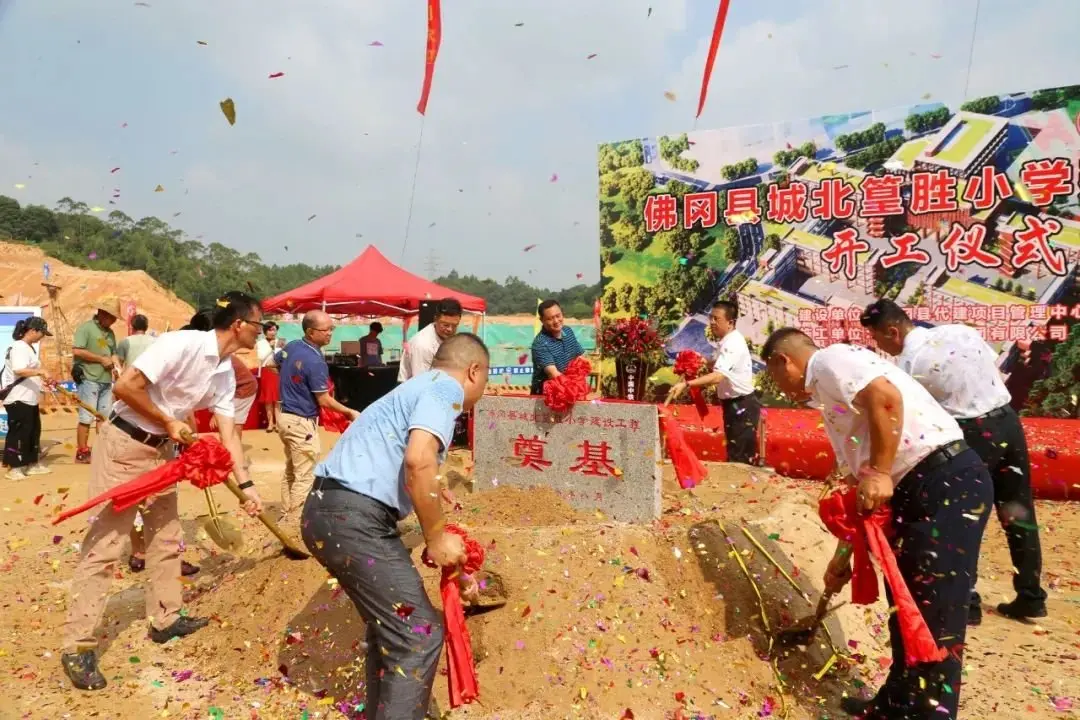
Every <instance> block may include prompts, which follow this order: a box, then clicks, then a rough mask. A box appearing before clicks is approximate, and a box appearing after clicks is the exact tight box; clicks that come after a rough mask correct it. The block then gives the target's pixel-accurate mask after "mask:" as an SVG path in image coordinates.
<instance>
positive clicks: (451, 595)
mask: <svg viewBox="0 0 1080 720" xmlns="http://www.w3.org/2000/svg"><path fill="white" fill-rule="evenodd" d="M446 532H449V533H454V534H455V535H460V536H461V539H462V540H464V541H465V555H466V560H465V564H464V565H462V566H460V567H444V568H443V569H442V580H441V581H440V583H439V590H440V591H441V594H442V601H443V623H444V625H445V628H446V667H447V670H448V674H449V689H450V707H451V708H456V707H460V706H462V705H467V704H468V703H471V702H472V701H473V700H476V698H477V697H479V696H480V683H479V682H478V681H477V679H476V663H475V662H474V661H473V654H472V639H471V638H470V637H469V628H468V627H467V626H466V625H465V608H464V607H463V606H462V604H461V588H460V586H459V585H458V577H459V575H460V573H465V574H466V575H472V574H474V573H476V572H478V571H479V570H480V568H481V567H482V566H483V564H484V548H483V546H482V545H480V543H478V542H477V541H475V540H473V539H472V538H470V537H469V536H468V534H467V533H466V532H465V531H464V530H462V529H461V528H460V527H458V526H457V525H453V524H448V525H447V526H446ZM422 558H423V561H424V564H425V565H427V566H428V567H437V566H436V565H435V563H434V562H432V560H431V558H429V557H428V554H427V550H424V554H423V556H422Z"/></svg>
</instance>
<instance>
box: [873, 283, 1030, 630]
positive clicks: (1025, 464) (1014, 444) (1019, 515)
mask: <svg viewBox="0 0 1080 720" xmlns="http://www.w3.org/2000/svg"><path fill="white" fill-rule="evenodd" d="M861 322H862V325H863V327H865V328H867V329H868V330H869V331H870V334H871V336H873V338H874V342H876V343H877V346H878V347H879V348H881V349H882V350H884V351H885V352H887V353H889V354H890V355H893V356H896V361H897V365H899V366H900V369H901V370H903V371H904V372H906V373H908V374H909V375H911V376H912V377H913V378H915V379H916V380H918V381H919V383H920V384H921V385H922V386H923V387H925V388H926V389H927V390H928V391H929V392H930V394H931V395H933V396H934V399H935V400H937V401H938V402H939V403H940V404H941V407H943V408H945V410H946V411H947V412H948V413H949V414H950V415H952V416H953V417H954V418H956V421H957V422H958V423H960V429H961V430H963V431H964V439H966V440H967V443H968V445H970V446H971V447H972V448H973V449H974V450H975V452H977V453H978V454H979V456H980V457H982V459H983V462H985V463H986V467H987V468H988V469H989V470H990V477H991V479H992V480H993V487H994V506H995V507H996V508H997V513H998V520H1000V521H1001V524H1002V526H1003V527H1004V529H1005V537H1006V539H1007V540H1008V543H1009V555H1010V556H1011V557H1012V564H1013V568H1014V571H1013V588H1014V589H1015V590H1016V599H1015V600H1013V601H1012V602H1009V603H1001V604H999V605H998V606H997V610H998V612H999V613H1000V614H1002V615H1004V616H1005V617H1009V618H1013V619H1016V620H1019V619H1025V618H1040V617H1046V591H1045V590H1043V588H1042V585H1041V584H1040V582H1039V576H1040V575H1041V573H1042V548H1041V546H1040V543H1039V529H1038V525H1037V522H1036V519H1035V502H1034V498H1033V496H1032V492H1031V462H1030V461H1029V459H1028V449H1027V440H1026V438H1025V437H1024V428H1023V426H1022V425H1021V424H1020V418H1019V417H1018V416H1017V414H1016V411H1015V410H1013V408H1012V406H1011V405H1010V404H1009V403H1010V402H1011V400H1012V396H1011V394H1010V393H1009V390H1008V388H1006V387H1005V383H1004V382H1003V381H1002V379H1001V373H1000V372H998V368H997V358H998V354H997V353H996V352H994V351H993V349H991V348H990V347H989V346H988V345H987V344H986V342H985V341H984V340H983V339H982V336H981V335H979V333H978V332H977V331H976V330H974V329H973V328H970V327H968V326H966V325H938V326H937V327H933V328H922V327H916V326H915V324H914V323H912V321H911V318H909V317H908V316H907V313H905V312H904V310H903V308H901V307H900V306H899V305H897V304H896V303H894V302H892V301H891V300H878V301H877V302H875V303H872V304H871V305H869V306H868V307H867V308H866V311H865V312H863V314H862V318H861ZM972 588H973V589H972V591H971V609H970V611H969V616H968V623H969V624H971V625H978V624H979V623H980V622H981V621H982V601H981V599H980V598H979V593H977V592H975V590H974V585H973V586H972Z"/></svg>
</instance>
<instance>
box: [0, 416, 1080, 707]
mask: <svg viewBox="0 0 1080 720" xmlns="http://www.w3.org/2000/svg"><path fill="white" fill-rule="evenodd" d="M45 428H46V430H45V435H44V438H43V440H44V442H43V444H44V445H45V446H46V447H47V448H48V454H47V461H46V462H47V464H48V465H49V467H51V468H52V470H53V472H52V474H50V475H45V476H39V477H33V478H31V479H29V480H24V481H19V482H12V481H0V525H2V533H3V543H2V545H0V580H2V585H0V588H2V590H0V692H2V693H3V697H4V701H3V702H2V703H0V717H4V718H8V717H10V718H28V719H33V720H39V719H43V718H47V719H50V720H52V719H54V718H76V719H81V718H118V719H119V718H123V719H139V720H143V719H149V718H190V719H192V720H194V719H195V718H238V719H243V720H248V719H251V718H274V719H276V718H281V719H283V720H300V719H302V718H307V719H308V720H311V719H314V718H342V717H350V718H352V717H360V715H359V712H358V709H359V707H360V706H361V704H362V703H363V698H362V696H360V694H358V686H359V684H360V683H361V682H362V680H363V677H364V672H363V657H364V650H363V648H362V645H361V643H362V641H363V638H364V630H363V624H362V622H361V621H360V619H359V617H358V616H357V614H356V611H355V610H354V608H353V607H352V606H351V605H350V604H349V602H348V600H347V598H346V597H345V596H344V595H343V593H342V592H341V591H340V590H339V589H337V588H336V587H335V584H334V583H332V582H329V578H328V577H327V574H326V573H325V571H324V570H323V569H322V568H321V567H320V566H319V565H318V564H317V563H316V562H315V561H313V560H307V561H295V560H288V559H286V558H284V557H282V556H281V555H280V554H279V552H278V549H279V548H278V545H277V544H276V542H274V541H273V539H272V537H271V536H270V535H269V533H267V532H266V531H265V530H264V529H263V528H262V526H261V525H259V524H258V523H257V522H256V521H253V520H250V519H248V518H246V517H243V518H236V522H238V523H239V524H241V525H242V527H243V531H244V535H245V538H246V541H247V545H246V549H245V550H244V551H242V552H240V553H239V554H236V555H230V554H226V553H223V552H221V551H220V550H219V549H218V548H216V547H215V546H214V545H213V544H212V543H211V542H210V540H209V538H208V537H207V536H206V534H205V531H203V530H201V523H200V522H199V520H198V516H200V515H205V513H206V504H205V501H204V499H203V497H202V495H201V493H199V492H198V491H196V490H194V489H193V488H191V487H184V488H182V490H181V501H180V507H181V513H182V517H183V524H184V527H185V531H186V539H187V547H186V551H185V557H186V558H187V559H188V560H189V561H191V562H193V563H196V564H198V565H200V566H201V567H202V571H201V572H200V573H199V574H198V575H196V576H195V577H193V578H191V579H190V580H186V581H185V583H186V606H187V608H188V610H189V611H190V612H191V613H192V614H195V615H205V616H209V617H210V618H212V622H211V624H210V626H209V627H207V628H206V629H204V630H202V631H200V632H198V633H197V634H195V635H193V636H191V637H189V638H185V639H183V640H179V641H174V642H172V643H169V644H166V645H155V644H153V643H152V642H151V641H150V640H149V638H148V637H147V624H146V620H145V618H144V614H143V601H142V595H143V582H144V580H143V576H142V575H133V574H131V573H130V572H129V571H128V568H127V565H126V563H123V564H121V565H120V566H119V567H118V568H117V569H116V580H115V583H114V586H113V596H112V598H111V599H110V601H109V604H108V609H107V611H106V613H105V619H104V623H103V626H102V628H101V635H102V637H103V642H102V647H101V652H102V657H101V667H102V670H103V672H104V673H105V675H106V677H107V678H108V680H109V687H108V688H106V689H105V690H103V691H100V692H96V693H83V692H79V691H76V690H74V689H72V688H71V687H70V685H69V684H68V682H67V679H66V678H65V677H64V675H63V673H62V672H61V669H60V661H59V655H60V646H59V643H60V629H61V625H62V623H63V620H64V615H65V611H66V605H67V602H68V594H69V591H70V578H71V576H72V571H73V569H74V566H75V564H76V561H77V557H78V550H77V549H78V546H79V543H80V541H81V540H82V538H83V534H84V532H85V528H86V523H87V516H80V517H78V518H75V519H72V520H70V521H68V522H66V523H63V524H61V525H59V526H53V525H51V523H50V521H51V518H53V517H54V516H55V515H56V514H57V512H58V511H59V510H60V508H62V507H71V506H73V505H75V504H78V503H81V502H82V501H83V500H85V499H86V497H87V478H88V474H89V468H88V466H85V465H75V464H73V462H72V455H73V452H74V447H73V444H72V443H73V440H74V429H75V416H74V414H72V413H70V412H67V411H64V410H58V411H55V412H53V413H51V414H49V415H47V416H46V418H45ZM335 439H336V436H331V435H327V436H325V437H324V438H323V447H324V448H328V447H330V445H331V443H333V441H334V440H335ZM245 445H246V446H247V448H248V450H249V453H250V456H251V458H252V462H253V465H252V470H253V474H254V479H255V480H256V482H257V486H258V488H259V491H260V492H261V493H262V495H263V497H264V498H265V499H266V500H268V501H269V502H270V504H271V506H273V505H275V504H276V501H277V500H278V497H279V478H280V473H281V469H282V467H283V460H282V453H281V445H280V441H279V440H278V438H277V437H276V436H275V435H271V434H267V433H265V432H262V431H258V432H248V433H246V434H245ZM709 470H710V474H709V478H708V480H707V482H706V483H705V484H704V485H702V486H700V487H698V488H696V489H694V490H692V491H683V490H679V489H678V487H677V485H676V484H675V483H674V482H673V479H672V475H671V472H670V467H665V474H664V477H665V481H664V482H665V487H664V489H665V493H664V502H663V515H662V517H661V518H660V519H659V520H658V521H656V522H655V523H653V524H651V525H649V526H627V525H621V524H616V523H613V522H611V521H609V520H608V519H607V518H605V517H603V516H602V515H599V514H590V513H580V512H576V511H574V510H573V509H571V508H570V507H568V506H567V505H565V504H564V503H563V501H562V500H560V498H559V497H558V496H557V495H556V494H555V493H554V492H550V491H544V490H534V491H528V492H522V491H515V490H512V489H510V488H500V489H498V490H495V491H492V492H490V493H483V494H474V493H471V492H470V490H469V484H468V464H467V454H465V453H460V452H458V453H454V454H453V455H452V457H451V459H450V461H449V462H448V467H447V468H446V469H444V472H445V473H446V474H447V476H448V477H449V478H451V482H452V485H453V486H454V490H455V492H456V493H457V494H458V498H459V500H460V501H461V505H462V508H461V509H460V510H457V511H454V512H452V513H451V519H452V520H453V521H455V522H458V523H460V524H462V525H465V526H466V527H468V528H469V530H470V532H471V533H472V534H473V535H474V536H475V537H476V538H477V539H478V540H480V541H481V542H482V544H483V545H484V546H485V548H486V550H487V557H488V568H490V569H491V570H493V571H495V572H498V573H500V574H501V575H502V576H503V578H504V580H505V582H506V586H507V590H508V592H509V602H508V604H507V605H506V606H505V607H502V608H499V609H494V610H490V611H487V612H485V613H483V614H479V615H475V616H472V617H470V618H469V620H468V627H469V631H470V633H471V635H472V639H473V644H474V650H475V657H476V659H477V663H478V675H479V681H480V698H481V702H480V703H477V704H475V705H472V706H468V707H464V708H460V709H458V710H455V711H452V713H451V715H450V717H452V718H468V719H476V720H480V719H486V720H494V719H495V718H502V719H503V720H521V719H528V718H537V719H540V718H543V719H545V720H549V719H553V718H590V719H593V718H631V717H632V718H639V719H651V718H657V719H659V718H686V719H689V718H760V717H776V718H779V717H784V716H785V715H786V716H787V717H789V718H837V717H844V716H843V714H842V713H840V712H839V711H838V700H839V698H840V697H841V696H842V694H843V693H850V694H866V693H869V692H871V691H872V690H873V689H874V688H875V687H876V686H877V684H878V683H879V682H880V681H881V679H882V678H883V676H884V674H885V672H886V671H887V667H888V662H889V660H888V658H889V657H890V654H889V648H888V645H887V631H886V629H885V620H886V615H887V608H886V606H885V604H884V601H881V602H879V603H878V604H877V605H874V606H870V607H854V606H851V605H845V606H843V607H841V608H840V609H839V610H838V611H837V612H836V613H835V615H833V616H832V617H831V619H830V620H829V622H828V624H827V628H828V630H829V634H828V635H826V634H824V633H819V636H818V638H817V640H816V642H815V643H814V644H813V645H812V646H811V647H810V648H807V649H806V650H805V651H804V650H799V649H796V650H793V651H789V652H788V653H787V654H785V655H782V656H780V657H779V658H778V659H777V661H776V665H775V666H773V665H772V664H771V663H770V662H769V660H768V642H767V637H768V633H767V630H766V627H765V623H766V622H767V624H768V628H770V629H775V628H776V627H777V626H778V625H782V624H784V623H787V622H790V621H791V620H793V619H795V618H798V617H802V616H804V615H806V614H808V613H810V612H811V611H812V604H811V602H807V600H806V599H804V598H803V597H801V596H800V592H799V591H797V590H796V588H795V587H793V585H792V584H791V583H789V582H788V581H787V580H786V579H784V575H783V573H781V572H780V571H779V570H778V569H777V568H775V567H774V566H773V565H772V564H771V563H770V562H769V561H768V559H767V558H766V553H768V554H769V555H771V556H772V557H773V558H774V559H775V560H776V561H777V563H778V564H779V565H780V566H781V567H782V568H784V570H785V571H786V572H787V574H788V575H790V576H791V578H792V580H793V581H794V582H795V583H796V584H797V585H798V586H799V587H800V588H801V590H803V591H805V593H806V594H807V595H808V596H809V599H810V601H812V602H813V601H816V600H817V597H818V593H819V591H820V587H821V576H822V573H823V571H824V566H825V563H826V561H827V560H828V558H829V556H830V554H831V552H832V548H833V540H832V539H831V538H830V537H829V536H828V534H827V532H826V531H825V530H824V528H823V527H822V526H821V524H820V522H819V521H818V520H817V519H816V508H815V501H816V497H817V493H818V492H819V490H820V486H819V485H816V484H813V483H800V482H795V481H791V480H788V479H785V478H782V477H779V476H776V475H773V474H771V473H768V472H765V471H761V470H750V469H747V468H745V467H737V466H727V465H721V464H714V465H711V466H710V468H709ZM218 498H219V502H220V503H221V505H223V506H224V507H225V508H227V509H229V510H230V512H233V511H235V504H234V503H233V502H232V500H231V498H229V497H227V493H225V492H224V491H220V490H219V492H218ZM1038 512H1039V520H1040V524H1041V529H1042V538H1043V550H1044V557H1045V561H1044V568H1045V570H1044V582H1045V584H1046V585H1047V587H1048V589H1049V592H1050V601H1049V607H1050V617H1048V618H1046V619H1045V620H1043V621H1040V622H1039V623H1038V624H1034V623H1019V622H1013V621H1010V620H1007V619H1004V618H1001V617H998V616H996V615H994V614H992V613H991V614H988V615H987V617H986V618H985V619H984V622H983V625H982V626H981V627H978V628H974V629H972V630H971V632H969V634H968V644H967V653H966V657H965V675H964V686H963V693H962V712H961V717H965V718H990V717H1001V718H1051V717H1056V718H1060V717H1072V716H1076V713H1078V712H1080V710H1078V709H1077V708H1080V660H1078V658H1080V560H1078V559H1077V548H1078V540H1080V518H1078V516H1077V513H1076V505H1075V504H1067V503H1057V504H1052V503H1040V504H1039V507H1038ZM91 514H92V513H91ZM744 528H745V531H744ZM750 537H753V538H754V540H756V543H755V542H752V541H751V540H750ZM414 552H415V553H417V554H418V553H419V549H416V550H415V551H414ZM744 566H745V569H746V572H749V575H750V577H751V578H753V583H751V581H750V579H748V577H747V574H746V572H744V569H743V568H744ZM420 571H421V573H422V574H423V576H424V577H425V580H426V582H427V583H428V585H429V591H430V592H431V595H432V597H433V598H434V599H436V601H437V599H438V592H437V581H438V578H437V574H436V572H435V571H434V570H429V569H427V568H424V567H421V570H420ZM980 573H981V578H980V585H979V589H980V590H981V591H982V594H983V597H984V600H985V602H986V603H987V604H988V605H990V606H992V605H993V604H996V603H997V602H1000V601H1003V600H1007V599H1011V583H1010V576H1011V574H1012V570H1011V565H1010V562H1009V559H1008V553H1007V551H1006V549H1005V542H1004V537H1003V534H1002V532H1001V529H1000V527H998V526H997V524H996V522H991V524H990V527H989V530H988V531H987V534H986V539H985V542H984V545H983V553H982V561H981V569H980ZM758 592H760V593H761V600H760V601H759V598H758V595H757V593H758ZM762 604H763V605H764V609H765V612H764V620H763V618H762V611H761V607H762ZM830 637H831V641H830ZM830 642H831V645H834V646H835V648H836V649H837V651H838V654H839V659H834V660H833V661H832V664H831V667H829V669H828V670H826V672H824V674H822V673H821V671H822V669H823V668H824V667H825V666H826V665H827V664H828V663H829V661H830V658H832V656H833V654H834V653H833V648H832V647H831V646H830ZM780 682H782V684H783V689H782V690H781V688H780V685H779V683H780ZM435 694H436V698H437V699H438V700H439V702H440V703H441V704H442V706H443V708H444V710H445V709H446V706H447V701H446V698H447V687H446V677H445V666H444V665H442V666H441V668H440V675H439V677H438V679H437V681H436V688H435Z"/></svg>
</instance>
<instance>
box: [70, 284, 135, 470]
mask: <svg viewBox="0 0 1080 720" xmlns="http://www.w3.org/2000/svg"><path fill="white" fill-rule="evenodd" d="M94 307H95V309H96V311H97V312H95V313H94V317H92V318H90V319H89V320H87V321H86V322H84V323H83V324H82V325H80V326H79V327H78V328H77V329H76V330H75V337H74V338H73V339H72V341H71V354H72V357H73V360H72V363H71V376H72V379H74V380H75V385H76V386H77V388H78V395H79V400H81V401H82V402H84V403H86V404H87V405H89V406H90V407H92V408H94V409H95V410H97V411H98V413H99V414H101V415H106V414H107V413H108V412H109V408H110V407H112V386H113V380H114V379H115V377H116V368H118V367H119V366H120V364H119V360H118V358H117V357H116V335H115V334H113V331H112V326H113V324H114V323H115V322H116V319H117V318H118V317H120V316H121V314H122V313H121V310H120V301H119V300H118V299H117V298H115V297H105V298H101V299H100V300H98V302H97V304H96V305H95V306H94ZM93 422H94V416H93V415H91V414H90V413H89V412H87V411H86V410H85V409H83V408H81V407H80V408H79V426H78V428H77V429H76V430H75V439H76V446H75V462H77V463H84V464H86V463H89V462H90V425H91V424H93Z"/></svg>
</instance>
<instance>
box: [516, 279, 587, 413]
mask: <svg viewBox="0 0 1080 720" xmlns="http://www.w3.org/2000/svg"><path fill="white" fill-rule="evenodd" d="M536 314H537V315H539V316H540V324H541V325H542V326H543V328H542V329H541V330H540V332H539V333H537V335H536V337H535V338H533V343H532V358H533V376H532V389H531V390H530V391H529V392H531V393H532V394H533V395H540V394H542V393H543V392H544V383H545V382H547V381H548V380H550V379H551V378H555V377H559V376H560V375H562V374H563V373H564V372H566V366H567V365H569V364H570V361H571V360H573V359H574V358H576V357H580V356H581V355H584V354H585V350H583V349H582V347H581V343H579V342H578V339H577V336H576V335H574V331H573V330H572V329H571V328H570V326H568V325H564V324H563V313H562V308H561V307H560V306H559V303H558V302H556V301H555V300H545V301H544V302H542V303H540V305H539V307H537V308H536Z"/></svg>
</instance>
